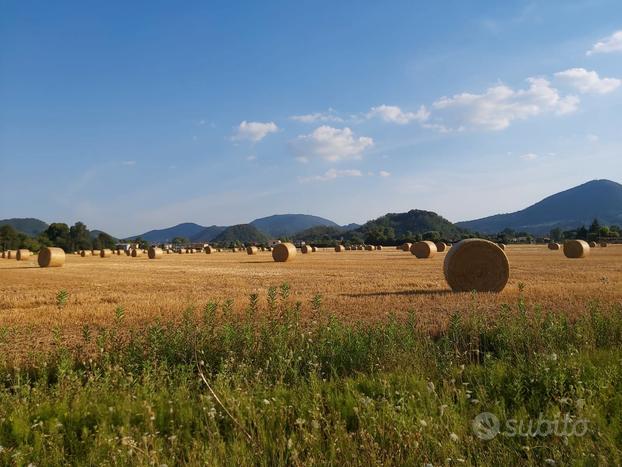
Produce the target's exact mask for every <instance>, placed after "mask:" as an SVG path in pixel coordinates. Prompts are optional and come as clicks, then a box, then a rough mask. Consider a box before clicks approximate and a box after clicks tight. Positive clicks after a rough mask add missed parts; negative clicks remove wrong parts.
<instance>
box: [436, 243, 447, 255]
mask: <svg viewBox="0 0 622 467" xmlns="http://www.w3.org/2000/svg"><path fill="white" fill-rule="evenodd" d="M435 245H436V251H438V252H439V253H442V252H443V251H445V250H446V249H447V245H446V244H445V242H436V243H435Z"/></svg>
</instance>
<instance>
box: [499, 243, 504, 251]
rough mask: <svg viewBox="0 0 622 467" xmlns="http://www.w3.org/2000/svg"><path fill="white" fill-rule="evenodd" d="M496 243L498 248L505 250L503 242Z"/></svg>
mask: <svg viewBox="0 0 622 467" xmlns="http://www.w3.org/2000/svg"><path fill="white" fill-rule="evenodd" d="M497 245H499V248H501V249H502V250H505V243H501V242H499V243H497Z"/></svg>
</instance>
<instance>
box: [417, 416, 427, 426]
mask: <svg viewBox="0 0 622 467" xmlns="http://www.w3.org/2000/svg"><path fill="white" fill-rule="evenodd" d="M419 425H421V426H422V427H426V426H428V422H426V421H425V420H424V419H423V418H422V419H421V420H419Z"/></svg>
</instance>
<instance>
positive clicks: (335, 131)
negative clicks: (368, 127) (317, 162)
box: [293, 125, 374, 162]
mask: <svg viewBox="0 0 622 467" xmlns="http://www.w3.org/2000/svg"><path fill="white" fill-rule="evenodd" d="M293 144H294V148H295V150H296V151H297V152H298V153H299V156H298V160H300V158H301V157H302V158H305V159H307V160H308V159H310V158H312V157H317V158H321V159H325V160H327V161H331V162H336V161H340V160H344V159H360V158H361V154H362V152H363V151H364V150H365V149H366V148H368V147H370V146H373V144H374V140H373V139H372V138H369V137H367V136H360V137H355V136H354V133H353V132H352V130H351V129H350V128H347V127H346V128H343V129H339V128H333V127H331V126H327V125H322V126H321V127H318V128H316V129H315V130H314V131H313V133H310V134H308V135H299V136H298V137H297V138H296V140H295V141H294V142H293Z"/></svg>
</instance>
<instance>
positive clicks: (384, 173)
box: [378, 170, 391, 177]
mask: <svg viewBox="0 0 622 467" xmlns="http://www.w3.org/2000/svg"><path fill="white" fill-rule="evenodd" d="M378 175H380V176H381V177H390V176H391V172H387V171H386V170H381V171H380V172H378Z"/></svg>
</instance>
